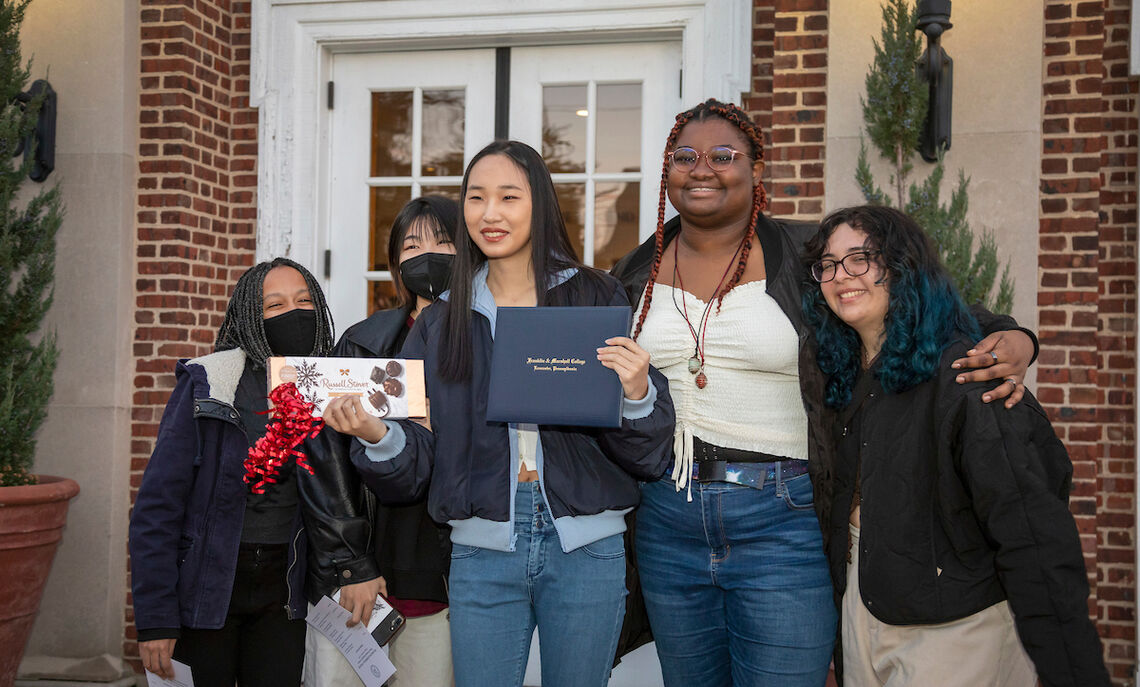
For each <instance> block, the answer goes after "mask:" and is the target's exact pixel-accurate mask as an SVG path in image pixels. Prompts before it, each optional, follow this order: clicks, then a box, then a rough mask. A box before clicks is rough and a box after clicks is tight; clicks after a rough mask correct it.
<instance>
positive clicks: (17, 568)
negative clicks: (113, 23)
mask: <svg viewBox="0 0 1140 687" xmlns="http://www.w3.org/2000/svg"><path fill="white" fill-rule="evenodd" d="M30 1H31V0H0V446H2V450H0V687H9V686H10V685H11V684H12V683H13V682H14V680H15V676H16V668H17V667H18V666H19V663H20V658H21V656H22V655H23V653H24V647H25V645H26V644H27V640H28V635H29V634H30V632H31V629H32V623H33V622H34V621H35V616H36V611H37V609H38V608H39V603H40V596H41V595H42V593H43V587H44V582H45V581H46V579H47V574H48V570H49V568H50V567H51V562H52V558H54V556H55V550H56V546H57V544H58V542H59V539H60V537H61V531H62V528H63V524H64V521H65V520H66V517H67V505H68V501H69V499H71V498H72V497H73V496H75V495H76V494H77V493H79V485H77V484H76V483H75V482H74V481H73V480H69V479H63V478H60V477H52V476H48V475H33V474H32V473H31V466H32V459H33V457H34V456H35V447H36V432H37V430H38V429H39V427H40V425H41V424H42V423H43V420H44V417H45V416H46V414H47V404H48V401H49V400H50V398H51V394H52V375H53V373H54V372H55V365H56V358H57V356H58V350H57V348H56V341H55V335H54V333H52V332H44V331H42V323H43V319H44V315H45V314H46V313H47V310H48V308H49V307H50V306H51V301H52V294H53V282H54V280H55V234H56V231H57V230H58V229H59V226H60V223H61V221H62V219H63V209H62V204H61V201H60V193H59V188H58V187H57V186H51V187H45V188H40V189H39V190H38V191H37V192H35V193H34V194H32V195H31V199H30V200H28V201H27V202H26V203H25V202H22V201H21V198H25V197H27V196H28V193H27V192H25V193H23V194H21V188H22V187H23V185H24V184H25V183H26V179H27V177H28V175H29V172H30V171H31V170H32V168H33V165H34V159H35V155H34V153H35V146H36V141H35V136H33V133H34V131H35V128H36V123H37V117H38V115H39V112H40V109H41V107H42V105H43V102H44V98H45V97H46V96H45V92H46V91H45V90H44V89H33V92H35V91H37V90H38V91H39V94H38V95H35V96H32V97H29V96H27V95H25V94H24V88H25V85H26V84H27V81H28V78H29V75H30V73H31V63H30V62H27V63H25V62H24V61H23V58H22V56H21V55H20V36H19V32H20V25H21V23H22V21H23V18H24V10H25V8H26V7H27V5H28V3H29V2H30ZM20 152H23V153H24V155H23V157H22V158H19V157H16V156H17V155H18V154H19V153H20ZM40 178H42V176H41V177H40Z"/></svg>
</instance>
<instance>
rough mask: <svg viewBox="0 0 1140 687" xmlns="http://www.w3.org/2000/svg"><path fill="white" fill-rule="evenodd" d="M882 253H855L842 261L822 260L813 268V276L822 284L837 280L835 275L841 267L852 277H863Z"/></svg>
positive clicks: (868, 251)
mask: <svg viewBox="0 0 1140 687" xmlns="http://www.w3.org/2000/svg"><path fill="white" fill-rule="evenodd" d="M881 252H882V251H877V250H861V251H858V252H855V253H850V254H848V255H846V256H844V257H843V258H842V259H840V260H820V261H819V262H816V263H815V264H813V265H812V266H811V276H812V279H815V280H816V281H817V282H819V283H820V284H824V283H826V282H829V281H831V280H832V279H835V275H836V273H837V271H838V270H839V267H840V266H841V265H842V266H843V271H844V272H846V273H847V274H848V275H850V276H852V277H861V276H863V275H864V274H867V272H868V271H870V269H871V265H872V264H873V263H874V260H873V259H872V258H874V257H875V256H876V255H878V254H879V253H881Z"/></svg>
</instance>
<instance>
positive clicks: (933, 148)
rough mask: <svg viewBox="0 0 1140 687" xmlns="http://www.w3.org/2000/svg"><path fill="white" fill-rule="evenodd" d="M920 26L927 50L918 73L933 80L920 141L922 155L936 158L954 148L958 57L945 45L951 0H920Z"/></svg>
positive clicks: (920, 62) (930, 160) (924, 158)
mask: <svg viewBox="0 0 1140 687" xmlns="http://www.w3.org/2000/svg"><path fill="white" fill-rule="evenodd" d="M916 9H917V14H918V26H917V29H918V30H919V31H922V32H923V33H925V34H926V50H925V51H924V52H923V53H922V57H920V58H919V60H918V76H919V78H921V79H925V80H926V81H927V82H928V83H929V84H930V105H929V108H928V109H927V111H926V128H925V130H924V131H923V134H922V137H921V138H920V139H919V141H918V150H919V152H920V153H921V154H922V159H923V160H926V161H927V162H936V161H937V160H938V155H939V153H941V152H942V151H944V150H949V149H950V113H951V104H952V100H953V95H954V60H952V59H950V56H949V55H947V54H946V51H945V50H943V49H942V45H941V40H940V39H941V38H942V34H943V33H945V32H946V31H947V30H948V29H950V28H951V27H952V26H953V24H951V23H950V0H918V6H917V8H916Z"/></svg>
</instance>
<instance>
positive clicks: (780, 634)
mask: <svg viewBox="0 0 1140 687" xmlns="http://www.w3.org/2000/svg"><path fill="white" fill-rule="evenodd" d="M692 493H693V500H692V502H691V503H689V502H686V499H685V496H686V494H685V491H684V490H682V491H680V492H677V491H675V489H674V487H673V483H672V481H670V480H669V479H663V480H661V481H659V482H651V483H648V484H645V485H644V486H643V487H642V489H641V507H640V508H639V509H638V511H637V533H636V544H637V563H638V571H639V574H640V576H641V588H642V591H643V593H644V595H645V605H646V608H647V609H648V611H649V621H650V624H651V626H652V627H653V636H654V639H655V640H656V642H657V655H658V657H659V658H660V659H661V670H662V672H663V674H664V676H665V684H666V685H667V687H692V686H693V685H700V686H701V687H730V686H732V685H736V687H745V686H748V687H821V686H822V685H823V684H824V683H825V682H826V680H827V672H828V666H829V664H830V661H831V652H832V647H833V645H834V643H835V624H836V615H837V613H836V608H835V602H834V597H833V594H832V587H831V576H830V573H829V571H828V565H827V559H826V557H825V556H824V553H823V544H822V539H821V536H820V530H819V525H818V524H817V521H816V517H815V511H814V510H813V507H812V488H811V481H810V479H809V478H808V476H807V475H800V476H798V477H793V478H791V479H788V480H786V481H785V480H783V479H782V478H780V477H777V478H776V479H773V480H772V481H771V482H768V483H765V484H764V487H763V489H754V488H752V487H747V486H742V485H738V484H727V483H724V482H705V483H694V484H693V492H692Z"/></svg>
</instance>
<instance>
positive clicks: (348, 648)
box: [305, 596, 396, 687]
mask: <svg viewBox="0 0 1140 687" xmlns="http://www.w3.org/2000/svg"><path fill="white" fill-rule="evenodd" d="M373 617H375V614H373ZM351 618H352V614H351V613H349V612H348V611H347V610H346V609H344V608H341V606H340V604H338V603H337V602H335V601H333V600H332V599H331V598H329V597H327V596H325V597H322V598H321V600H320V601H319V602H318V603H317V605H316V606H314V607H313V608H312V609H310V611H309V615H308V616H307V617H306V618H305V622H306V623H308V624H309V625H311V626H312V627H313V629H314V630H316V631H317V632H320V633H321V634H323V635H324V636H325V637H328V639H329V641H330V642H332V643H333V644H334V645H335V646H336V648H337V649H340V653H342V654H344V657H345V658H347V659H348V662H349V664H350V665H352V669H353V670H355V671H356V674H357V675H359V676H360V680H361V681H362V682H363V683H364V687H382V686H383V684H384V682H385V681H387V680H388V678H390V677H392V676H393V675H395V674H396V666H394V665H392V662H391V661H390V660H388V655H387V654H385V653H384V651H383V650H382V649H381V648H380V645H379V644H377V643H376V640H375V639H373V638H372V634H371V633H370V632H369V629H368V628H366V627H365V626H364V625H363V624H361V623H357V624H356V625H353V626H352V627H346V626H345V623H346V622H348V621H349V620H350V619H351Z"/></svg>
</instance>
